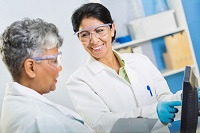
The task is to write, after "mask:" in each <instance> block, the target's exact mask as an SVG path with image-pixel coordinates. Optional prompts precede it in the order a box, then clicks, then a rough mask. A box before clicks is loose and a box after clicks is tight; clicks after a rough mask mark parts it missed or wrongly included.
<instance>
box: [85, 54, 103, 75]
mask: <svg viewBox="0 0 200 133" xmlns="http://www.w3.org/2000/svg"><path fill="white" fill-rule="evenodd" d="M87 67H88V68H89V69H90V70H91V71H92V72H93V73H94V74H97V73H98V72H100V71H101V70H103V69H104V67H103V65H101V64H100V62H98V61H97V60H95V59H94V58H93V57H92V56H90V57H89V58H88V61H87Z"/></svg>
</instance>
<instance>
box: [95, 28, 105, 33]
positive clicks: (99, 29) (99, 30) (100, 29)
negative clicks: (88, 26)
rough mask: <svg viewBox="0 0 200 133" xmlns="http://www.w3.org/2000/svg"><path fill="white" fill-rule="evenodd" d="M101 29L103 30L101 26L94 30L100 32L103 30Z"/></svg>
mask: <svg viewBox="0 0 200 133" xmlns="http://www.w3.org/2000/svg"><path fill="white" fill-rule="evenodd" d="M103 31H104V29H103V28H98V29H96V30H95V32H96V33H101V32H103Z"/></svg>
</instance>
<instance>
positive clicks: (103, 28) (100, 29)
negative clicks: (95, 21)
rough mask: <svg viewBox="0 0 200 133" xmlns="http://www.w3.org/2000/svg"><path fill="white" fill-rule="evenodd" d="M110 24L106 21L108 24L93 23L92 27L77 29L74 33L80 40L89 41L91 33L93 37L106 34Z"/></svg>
mask: <svg viewBox="0 0 200 133" xmlns="http://www.w3.org/2000/svg"><path fill="white" fill-rule="evenodd" d="M110 25H112V24H111V23H108V24H101V25H95V26H92V27H88V28H85V29H82V30H79V31H78V32H76V33H75V35H78V37H79V39H80V41H81V42H89V41H90V39H91V36H92V34H94V35H95V37H97V38H102V37H103V36H105V35H107V33H108V26H110ZM91 30H93V32H91Z"/></svg>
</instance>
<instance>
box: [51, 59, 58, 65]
mask: <svg viewBox="0 0 200 133" xmlns="http://www.w3.org/2000/svg"><path fill="white" fill-rule="evenodd" d="M50 62H51V63H53V64H57V63H58V60H57V58H55V59H51V60H50Z"/></svg>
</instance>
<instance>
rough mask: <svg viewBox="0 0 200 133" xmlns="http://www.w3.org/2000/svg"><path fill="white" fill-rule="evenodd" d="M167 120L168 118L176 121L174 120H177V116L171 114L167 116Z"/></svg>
mask: <svg viewBox="0 0 200 133" xmlns="http://www.w3.org/2000/svg"><path fill="white" fill-rule="evenodd" d="M167 118H168V119H174V118H175V114H174V113H169V114H168V115H167Z"/></svg>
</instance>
